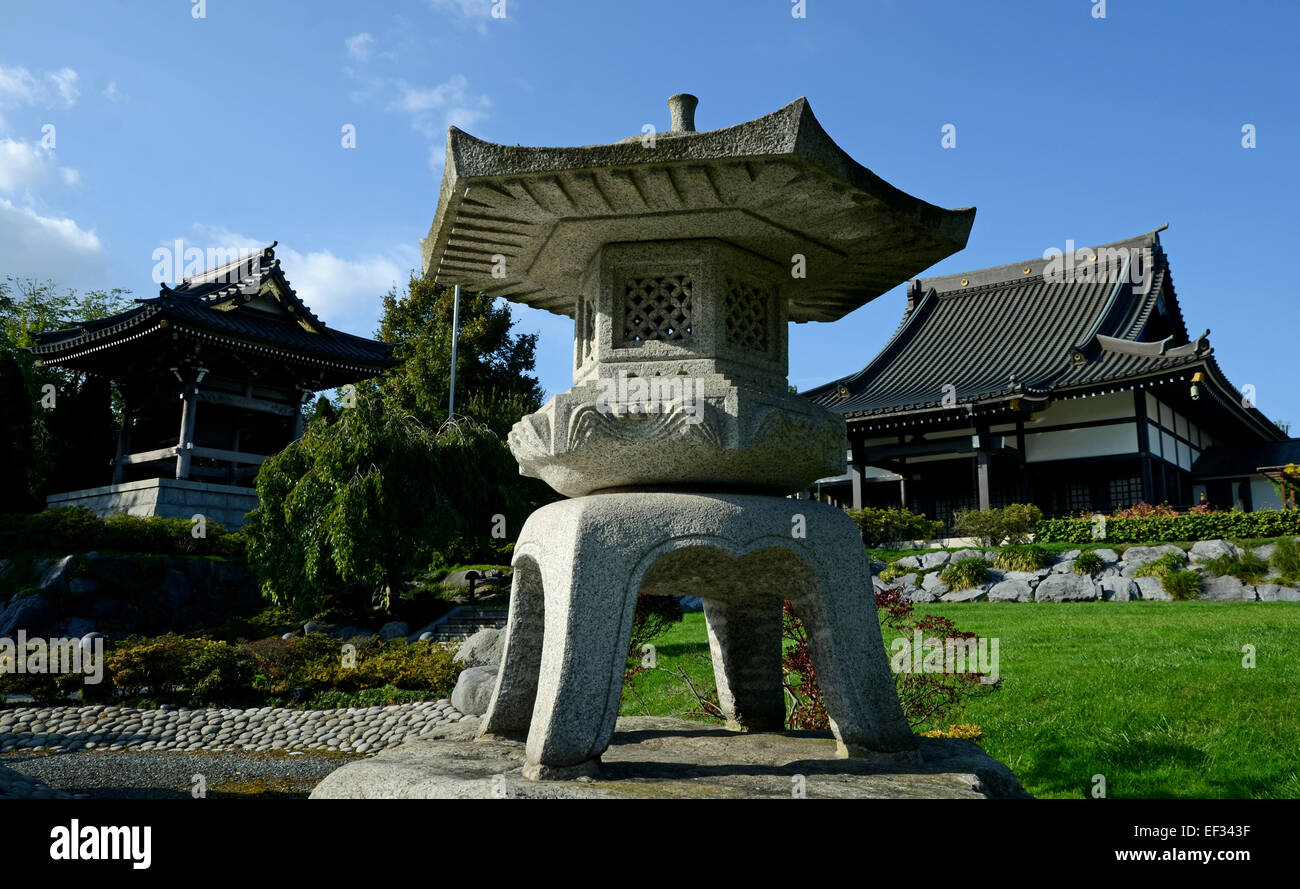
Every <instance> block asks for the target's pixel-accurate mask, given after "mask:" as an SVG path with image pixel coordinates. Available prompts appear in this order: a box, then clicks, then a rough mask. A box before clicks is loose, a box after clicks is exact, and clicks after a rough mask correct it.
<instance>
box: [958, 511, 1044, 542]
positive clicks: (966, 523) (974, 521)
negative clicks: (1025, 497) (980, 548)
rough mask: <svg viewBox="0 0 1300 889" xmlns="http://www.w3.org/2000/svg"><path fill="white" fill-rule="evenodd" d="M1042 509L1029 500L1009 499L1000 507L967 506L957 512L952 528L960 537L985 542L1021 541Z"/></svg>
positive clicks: (1039, 516) (1040, 515)
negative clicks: (1020, 501)
mask: <svg viewBox="0 0 1300 889" xmlns="http://www.w3.org/2000/svg"><path fill="white" fill-rule="evenodd" d="M1042 518H1043V511H1042V510H1041V509H1039V508H1038V507H1037V506H1035V505H1033V504H1032V503H1012V504H1010V505H1008V506H1004V507H1002V508H1001V509H971V510H966V511H965V512H960V513H958V514H957V517H956V519H955V520H954V521H953V530H954V531H956V533H957V534H958V535H960V536H962V537H977V538H979V539H980V540H981V541H982V542H983V543H984V545H985V546H996V545H998V544H1000V543H1003V542H1006V543H1010V544H1019V543H1024V542H1025V541H1026V540H1028V539H1029V535H1030V534H1031V533H1033V530H1034V526H1035V524H1036V523H1038V522H1040V521H1042Z"/></svg>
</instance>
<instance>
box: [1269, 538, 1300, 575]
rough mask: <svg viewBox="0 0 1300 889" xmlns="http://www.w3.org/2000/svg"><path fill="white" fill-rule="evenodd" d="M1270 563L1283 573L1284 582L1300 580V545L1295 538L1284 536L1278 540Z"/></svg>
mask: <svg viewBox="0 0 1300 889" xmlns="http://www.w3.org/2000/svg"><path fill="white" fill-rule="evenodd" d="M1268 563H1269V565H1271V566H1272V567H1274V568H1276V569H1277V571H1278V573H1279V574H1281V575H1282V582H1283V583H1296V582H1300V547H1297V546H1296V542H1295V539H1294V538H1291V537H1283V538H1282V539H1281V540H1279V541H1277V543H1276V544H1275V545H1274V547H1273V555H1272V556H1270V557H1269V560H1268Z"/></svg>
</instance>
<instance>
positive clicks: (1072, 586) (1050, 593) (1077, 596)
mask: <svg viewBox="0 0 1300 889" xmlns="http://www.w3.org/2000/svg"><path fill="white" fill-rule="evenodd" d="M1099 598H1101V587H1099V586H1098V585H1097V584H1096V583H1094V582H1093V580H1092V578H1091V577H1084V576H1083V575H1080V574H1073V573H1072V574H1049V575H1048V576H1047V577H1045V578H1043V581H1042V583H1040V584H1039V585H1038V586H1037V588H1035V589H1034V599H1035V600H1037V601H1039V602H1088V601H1092V600H1094V599H1099Z"/></svg>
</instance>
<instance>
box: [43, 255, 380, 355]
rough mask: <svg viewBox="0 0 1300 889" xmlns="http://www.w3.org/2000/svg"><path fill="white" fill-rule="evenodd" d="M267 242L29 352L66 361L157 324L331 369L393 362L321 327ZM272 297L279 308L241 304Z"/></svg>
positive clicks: (370, 346)
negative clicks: (241, 256)
mask: <svg viewBox="0 0 1300 889" xmlns="http://www.w3.org/2000/svg"><path fill="white" fill-rule="evenodd" d="M274 248H275V244H274V243H272V244H271V245H270V246H268V247H265V248H263V249H262V250H261V251H257V252H255V253H253V254H252V255H251V256H246V257H243V258H240V259H236V260H233V261H231V262H228V263H225V264H223V265H221V266H218V267H216V268H213V269H209V270H207V271H206V272H203V273H202V274H199V275H194V276H191V277H188V278H185V279H183V280H182V281H181V282H180V283H179V284H177V285H176V286H175V287H168V286H167V285H165V284H164V285H162V287H161V289H160V292H159V295H158V296H156V297H153V298H151V299H140V300H136V302H137V303H138V305H136V306H135V307H134V308H131V309H128V310H127V311H125V312H121V313H119V314H116V315H112V316H109V317H107V318H100V319H98V320H95V321H87V322H84V323H82V324H79V325H77V326H76V327H72V328H68V329H65V330H56V331H50V332H48V333H43V334H39V335H38V336H37V338H36V345H35V346H34V347H33V348H32V350H31V351H32V352H33V353H34V354H35V355H36V357H37V358H38V359H39V360H40V361H41V362H42V363H43V364H49V365H57V364H66V365H71V364H73V363H75V362H76V361H77V360H78V359H79V358H81V357H84V356H86V355H89V354H92V353H100V352H102V351H103V350H105V349H111V348H113V347H114V346H116V345H118V344H124V343H127V342H130V341H132V340H134V339H138V338H139V337H140V336H142V335H145V334H147V333H150V332H154V331H156V330H158V329H159V328H160V326H162V327H166V326H171V327H172V328H173V329H176V330H178V331H183V332H188V333H191V334H193V335H195V336H198V337H201V338H204V339H207V340H210V341H218V342H224V343H226V344H228V345H230V346H232V347H244V348H250V349H253V350H260V351H263V352H274V353H278V354H282V355H287V356H294V357H298V358H301V359H303V360H306V361H309V362H314V363H322V364H327V365H331V366H334V367H336V368H339V369H347V370H356V371H368V372H377V371H379V370H381V369H383V368H385V367H389V366H391V365H393V364H396V363H398V359H395V358H394V357H393V347H392V345H391V344H389V343H382V342H378V341H376V340H371V339H367V338H365V337H360V336H355V335H353V334H350V333H345V332H344V331H341V330H334V329H333V328H330V327H328V326H326V324H325V323H324V322H323V321H321V320H320V319H319V318H317V317H316V315H315V314H314V313H313V312H312V311H311V309H309V308H308V307H307V305H306V304H305V303H303V302H302V300H301V299H299V298H298V296H297V294H296V293H295V291H294V290H293V287H292V286H291V285H290V284H289V281H288V279H287V278H286V277H285V275H284V271H283V269H282V268H281V267H280V261H279V260H278V259H276V258H275V252H274ZM259 298H261V299H274V301H275V302H276V304H277V305H278V306H279V307H280V308H281V309H283V313H273V312H268V311H264V310H262V309H259V308H254V307H252V306H250V305H249V303H251V302H252V301H254V300H257V299H259Z"/></svg>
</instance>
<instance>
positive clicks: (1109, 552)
mask: <svg viewBox="0 0 1300 889" xmlns="http://www.w3.org/2000/svg"><path fill="white" fill-rule="evenodd" d="M1092 552H1093V555H1096V556H1098V557H1100V558H1101V560H1102V561H1103V562H1105V563H1106V564H1107V565H1114V564H1115V563H1116V562H1118V561H1119V553H1117V552H1115V550H1113V549H1106V548H1103V549H1094V550H1093V551H1092ZM1075 558H1078V557H1077V556H1076V557H1075Z"/></svg>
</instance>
